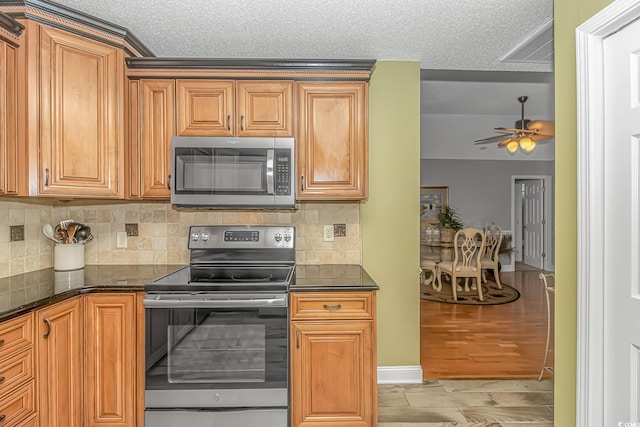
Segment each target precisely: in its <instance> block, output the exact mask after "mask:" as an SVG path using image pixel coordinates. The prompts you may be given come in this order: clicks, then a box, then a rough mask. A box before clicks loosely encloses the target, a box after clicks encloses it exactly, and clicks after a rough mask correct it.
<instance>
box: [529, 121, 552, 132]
mask: <svg viewBox="0 0 640 427" xmlns="http://www.w3.org/2000/svg"><path fill="white" fill-rule="evenodd" d="M527 129H530V130H534V131H535V132H536V133H538V134H541V135H551V136H553V135H555V133H556V131H555V123H554V122H551V121H547V120H533V121H530V122H529V123H527Z"/></svg>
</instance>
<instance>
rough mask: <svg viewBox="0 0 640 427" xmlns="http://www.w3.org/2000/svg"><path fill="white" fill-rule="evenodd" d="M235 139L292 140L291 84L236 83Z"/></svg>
mask: <svg viewBox="0 0 640 427" xmlns="http://www.w3.org/2000/svg"><path fill="white" fill-rule="evenodd" d="M236 89H237V94H238V114H237V115H236V117H237V119H236V123H235V126H236V132H235V134H236V135H238V136H258V137H259V136H274V137H286V136H293V96H292V92H293V82H289V81H239V82H237V86H236Z"/></svg>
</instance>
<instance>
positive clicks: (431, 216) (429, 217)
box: [420, 187, 449, 224]
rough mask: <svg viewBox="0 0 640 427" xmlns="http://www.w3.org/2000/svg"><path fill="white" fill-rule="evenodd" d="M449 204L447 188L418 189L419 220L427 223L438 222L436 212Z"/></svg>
mask: <svg viewBox="0 0 640 427" xmlns="http://www.w3.org/2000/svg"><path fill="white" fill-rule="evenodd" d="M448 204H449V187H421V188H420V219H421V220H422V221H425V222H427V223H431V224H435V223H437V222H438V212H440V209H441V208H442V206H445V205H448Z"/></svg>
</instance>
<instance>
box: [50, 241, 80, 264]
mask: <svg viewBox="0 0 640 427" xmlns="http://www.w3.org/2000/svg"><path fill="white" fill-rule="evenodd" d="M81 268H84V244H82V243H68V244H67V243H58V244H56V245H55V246H54V247H53V269H54V270H57V271H69V270H78V269H81Z"/></svg>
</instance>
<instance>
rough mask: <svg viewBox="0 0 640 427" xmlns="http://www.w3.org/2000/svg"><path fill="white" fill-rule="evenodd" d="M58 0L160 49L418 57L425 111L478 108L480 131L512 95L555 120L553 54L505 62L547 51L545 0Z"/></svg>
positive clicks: (195, 53) (548, 3) (508, 110)
mask: <svg viewBox="0 0 640 427" xmlns="http://www.w3.org/2000/svg"><path fill="white" fill-rule="evenodd" d="M56 2H57V3H59V4H62V5H65V6H68V7H71V8H73V9H76V10H79V11H81V12H85V13H88V14H90V15H92V16H95V17H98V18H101V19H104V20H106V21H108V22H111V23H113V24H116V25H120V26H122V27H125V28H127V29H129V30H130V31H131V32H132V33H133V34H134V35H135V36H136V37H138V39H140V40H141V41H142V43H144V44H145V45H146V46H147V47H148V48H149V49H150V50H151V51H152V52H154V54H155V55H156V56H160V57H163V56H169V57H191V58H196V57H209V58H275V59H278V58H297V59H377V60H410V61H419V62H420V68H421V69H423V73H422V74H423V79H424V80H423V82H422V87H421V99H422V114H423V116H424V115H431V114H433V115H438V114H444V115H449V114H454V115H455V114H462V115H465V114H467V115H476V114H479V115H486V116H487V123H486V130H485V129H479V130H478V138H481V137H485V136H491V135H492V132H491V131H492V128H493V127H495V126H511V125H512V121H514V120H516V119H517V118H519V115H520V105H519V103H518V102H517V100H516V98H517V97H518V96H520V95H528V96H529V97H530V98H529V101H528V102H527V105H526V113H527V116H528V117H529V116H530V117H532V118H536V119H553V85H552V83H549V82H550V81H552V78H548V77H541V78H540V77H539V76H549V75H550V72H551V71H552V67H553V65H552V56H551V54H547V55H546V57H544V58H539V57H538V58H537V59H536V58H535V55H533V56H534V59H531V58H530V59H527V60H526V61H527V62H513V61H504V60H503V58H505V56H507V55H509V54H510V53H513V52H514V51H518V52H530V50H527V49H528V48H529V47H531V46H534V48H535V49H537V48H538V47H539V46H540V44H539V43H547V45H546V48H547V49H548V51H549V52H551V53H552V50H551V49H552V46H553V45H552V43H551V42H550V41H549V39H548V37H550V35H551V34H552V33H551V31H547V33H546V36H547V39H545V40H543V41H542V42H540V41H539V40H540V39H543V37H540V38H539V39H538V40H536V41H533V40H531V39H534V38H535V36H538V35H540V34H541V32H542V31H543V30H545V29H549V28H550V26H551V25H552V22H553V0H400V1H399V0H349V1H345V0H262V1H260V2H255V1H252V0H162V1H158V0H109V1H104V0H57V1H56ZM539 51H540V52H544V49H539ZM429 70H434V71H433V72H429ZM449 70H458V71H452V72H448V71H449ZM471 71H473V72H471ZM477 71H481V73H476V72H477ZM526 72H528V73H526ZM514 76H515V77H514ZM518 76H520V77H518ZM503 77H504V78H503ZM514 114H515V118H514V120H511V117H510V116H511V115H514ZM496 115H498V116H499V115H506V116H509V122H508V123H493V121H494V120H495V119H493V120H489V117H492V118H495V116H496ZM474 121H475V120H474ZM453 131H454V130H452V132H453ZM487 132H490V133H489V134H487ZM465 137H466V136H465ZM471 142H472V141H470V143H471ZM424 143H425V142H424V136H423V146H424ZM491 150H495V149H494V148H493V147H491ZM486 151H487V150H485V153H484V154H485V155H486ZM498 156H502V151H500V152H499V154H498Z"/></svg>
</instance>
